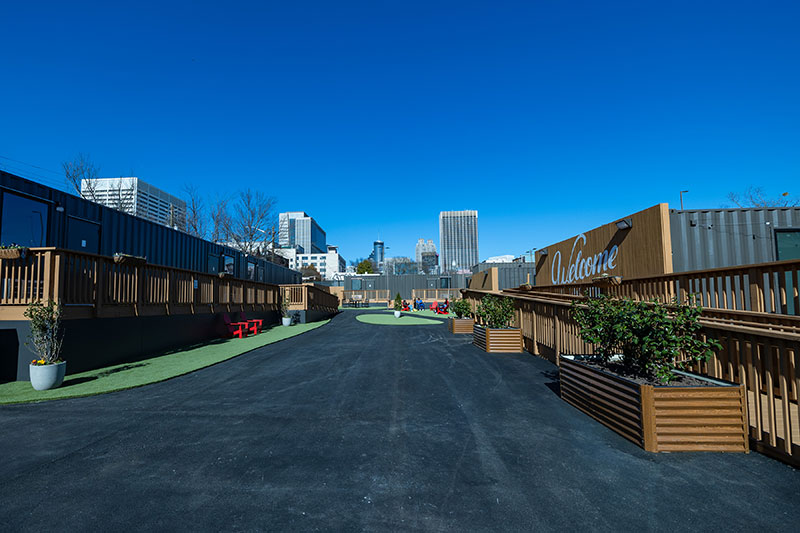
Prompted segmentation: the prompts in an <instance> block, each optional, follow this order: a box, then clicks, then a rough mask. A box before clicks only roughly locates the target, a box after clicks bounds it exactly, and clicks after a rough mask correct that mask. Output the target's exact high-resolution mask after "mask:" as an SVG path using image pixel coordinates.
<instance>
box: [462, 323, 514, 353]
mask: <svg viewBox="0 0 800 533" xmlns="http://www.w3.org/2000/svg"><path fill="white" fill-rule="evenodd" d="M472 344H474V345H475V346H477V347H478V348H480V349H481V350H484V351H485V352H489V353H521V352H522V351H523V348H522V330H521V329H518V328H508V329H492V328H487V327H484V326H481V325H478V324H473V326H472Z"/></svg>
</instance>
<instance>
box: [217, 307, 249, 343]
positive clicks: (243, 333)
mask: <svg viewBox="0 0 800 533" xmlns="http://www.w3.org/2000/svg"><path fill="white" fill-rule="evenodd" d="M222 320H224V321H225V326H226V327H227V328H228V337H230V338H233V337H239V338H240V339H243V338H245V337H247V330H248V329H249V325H248V323H247V322H232V321H231V317H229V316H228V313H223V315H222Z"/></svg>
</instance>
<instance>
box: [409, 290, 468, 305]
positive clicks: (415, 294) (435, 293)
mask: <svg viewBox="0 0 800 533" xmlns="http://www.w3.org/2000/svg"><path fill="white" fill-rule="evenodd" d="M411 298H412V299H413V298H422V299H423V300H425V301H440V302H443V301H444V300H445V298H447V299H448V300H451V301H452V300H457V299H459V298H461V289H412V291H411Z"/></svg>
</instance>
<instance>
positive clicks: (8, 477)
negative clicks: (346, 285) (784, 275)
mask: <svg viewBox="0 0 800 533" xmlns="http://www.w3.org/2000/svg"><path fill="white" fill-rule="evenodd" d="M361 312H374V311H346V312H343V313H340V314H339V315H338V316H336V317H335V318H334V319H333V320H332V321H331V323H330V324H328V325H326V326H323V327H321V328H318V329H315V330H313V331H310V332H308V333H305V334H303V335H300V336H298V337H294V338H291V339H288V340H285V341H282V342H279V343H276V344H272V345H269V346H265V347H263V348H260V349H258V350H255V351H253V352H250V353H248V354H245V355H242V356H240V357H237V358H235V359H232V360H230V361H226V362H224V363H221V364H218V365H215V366H213V367H209V368H206V369H204V370H200V371H198V372H194V373H192V374H189V375H186V376H182V377H179V378H176V379H172V380H169V381H166V382H163V383H157V384H154V385H149V386H145V387H141V388H138V389H132V390H127V391H122V392H118V393H112V394H106V395H101V396H94V397H90V398H79V399H74V400H63V401H53V402H45V403H40V404H27V405H14V406H3V407H0V427H1V428H2V431H0V529H2V530H3V531H20V530H29V531H51V530H58V531H89V530H91V531H96V530H120V529H125V530H159V531H176V530H178V531H198V530H199V531H219V530H226V531H233V530H245V531H257V530H270V531H286V530H301V531H308V530H311V531H313V530H325V531H532V530H536V531H549V530H557V531H564V530H568V531H574V530H592V531H594V530H600V531H612V530H613V531H689V530H691V531H711V530H715V531H716V530H726V531H745V530H754V529H760V530H764V531H797V529H798V524H800V505H798V503H800V471H797V470H795V469H793V468H791V467H789V466H787V465H785V464H782V463H780V462H777V461H775V460H772V459H770V458H767V457H765V456H763V455H761V454H758V453H755V452H753V453H750V454H747V455H745V454H708V453H705V454H703V453H688V454H651V453H647V452H644V451H643V450H641V449H640V448H638V447H636V446H635V445H633V444H632V443H630V442H628V441H626V440H625V439H623V438H621V437H619V436H617V435H616V434H614V433H613V432H611V431H610V430H608V429H606V428H605V427H604V426H602V425H600V424H598V423H597V422H595V421H594V420H592V419H591V418H589V417H587V416H585V415H584V414H582V413H581V412H579V411H577V410H576V409H574V408H573V407H571V406H569V405H568V404H566V403H565V402H563V401H562V400H561V399H560V398H559V397H558V395H557V387H558V386H557V381H558V380H557V374H556V368H555V367H554V366H553V365H552V364H550V363H549V362H547V361H544V360H542V359H539V358H537V357H535V356H532V355H530V354H520V355H497V354H492V355H489V354H485V353H482V352H480V351H479V350H478V349H477V348H475V347H474V346H472V345H471V344H470V342H471V336H469V335H459V336H454V335H451V334H450V333H448V331H447V327H446V325H444V324H442V325H441V326H408V327H392V326H380V325H370V324H364V323H361V322H358V321H357V320H355V318H354V317H355V315H356V314H358V313H361ZM400 320H402V319H400Z"/></svg>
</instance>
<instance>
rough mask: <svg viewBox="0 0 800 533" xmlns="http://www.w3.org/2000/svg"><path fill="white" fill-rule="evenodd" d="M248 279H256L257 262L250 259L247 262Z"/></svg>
mask: <svg viewBox="0 0 800 533" xmlns="http://www.w3.org/2000/svg"><path fill="white" fill-rule="evenodd" d="M247 279H250V280H253V281H255V279H256V264H255V263H252V262H250V261H248V262H247Z"/></svg>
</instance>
